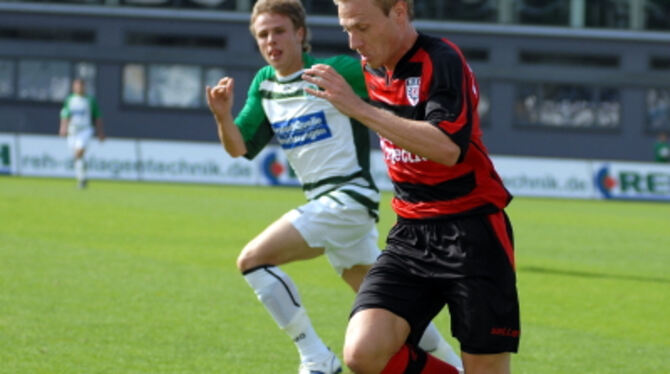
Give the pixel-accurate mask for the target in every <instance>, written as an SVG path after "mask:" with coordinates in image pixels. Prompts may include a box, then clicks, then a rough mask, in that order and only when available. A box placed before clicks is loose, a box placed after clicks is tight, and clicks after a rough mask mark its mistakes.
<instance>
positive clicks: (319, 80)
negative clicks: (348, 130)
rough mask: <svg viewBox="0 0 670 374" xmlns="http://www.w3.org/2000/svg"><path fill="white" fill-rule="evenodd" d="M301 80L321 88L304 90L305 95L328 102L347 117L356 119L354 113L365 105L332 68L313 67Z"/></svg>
mask: <svg viewBox="0 0 670 374" xmlns="http://www.w3.org/2000/svg"><path fill="white" fill-rule="evenodd" d="M302 79H304V80H305V81H307V82H309V83H313V84H315V85H317V86H319V88H321V90H313V89H310V88H306V89H305V91H307V93H309V94H310V95H313V96H316V97H320V98H322V99H326V100H328V101H330V103H331V104H333V106H335V108H337V110H339V111H340V112H342V113H344V114H345V115H347V116H349V117H356V115H355V114H356V111H357V110H360V109H361V104H365V102H364V101H363V100H362V99H361V98H360V97H359V96H358V95H356V93H354V90H353V89H352V88H351V86H350V85H349V83H348V82H347V81H346V80H345V79H344V78H343V77H342V76H341V75H340V74H339V73H338V72H337V71H336V70H335V69H334V68H333V67H332V66H329V65H324V64H316V65H313V66H312V67H311V68H309V69H306V70H305V72H304V73H303V75H302Z"/></svg>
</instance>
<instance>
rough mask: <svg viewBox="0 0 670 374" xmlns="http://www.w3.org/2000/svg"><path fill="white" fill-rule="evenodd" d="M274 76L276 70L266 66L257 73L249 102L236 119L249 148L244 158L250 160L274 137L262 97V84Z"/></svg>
mask: <svg viewBox="0 0 670 374" xmlns="http://www.w3.org/2000/svg"><path fill="white" fill-rule="evenodd" d="M273 74H274V70H273V69H272V68H271V67H270V66H266V67H264V68H262V69H261V70H259V71H258V73H256V76H255V77H254V80H253V81H252V82H251V86H249V92H248V93H247V101H246V102H245V103H244V107H243V108H242V110H241V111H240V113H239V114H238V115H237V117H235V125H237V127H238V128H239V129H240V132H241V133H242V138H243V139H244V143H245V145H246V147H247V153H246V154H245V155H244V157H246V158H248V159H250V160H251V159H252V158H254V157H256V155H257V154H258V153H259V152H260V151H261V150H262V149H263V148H264V147H265V146H266V145H267V144H268V142H269V141H270V139H272V137H273V136H274V132H273V131H272V128H271V127H270V122H269V121H268V119H267V117H266V116H265V111H264V110H263V105H262V102H261V95H260V85H261V82H263V81H264V80H265V79H266V78H268V77H270V76H272V75H273Z"/></svg>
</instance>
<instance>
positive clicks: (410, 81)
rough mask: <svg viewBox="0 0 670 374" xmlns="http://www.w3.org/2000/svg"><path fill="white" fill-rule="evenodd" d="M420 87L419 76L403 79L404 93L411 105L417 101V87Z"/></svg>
mask: <svg viewBox="0 0 670 374" xmlns="http://www.w3.org/2000/svg"><path fill="white" fill-rule="evenodd" d="M420 87H421V77H411V78H407V79H406V80H405V94H406V95H407V100H408V101H409V103H410V104H412V106H415V105H416V104H418V103H419V88H420Z"/></svg>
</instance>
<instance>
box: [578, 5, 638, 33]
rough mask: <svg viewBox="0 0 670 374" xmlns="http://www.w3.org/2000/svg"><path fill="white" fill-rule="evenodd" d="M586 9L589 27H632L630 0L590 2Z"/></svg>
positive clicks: (586, 20) (586, 21) (586, 19)
mask: <svg viewBox="0 0 670 374" xmlns="http://www.w3.org/2000/svg"><path fill="white" fill-rule="evenodd" d="M585 8H586V9H585V13H586V17H585V23H586V26H587V27H606V28H614V29H626V28H629V27H630V15H631V14H630V12H631V7H630V0H589V1H586V4H585Z"/></svg>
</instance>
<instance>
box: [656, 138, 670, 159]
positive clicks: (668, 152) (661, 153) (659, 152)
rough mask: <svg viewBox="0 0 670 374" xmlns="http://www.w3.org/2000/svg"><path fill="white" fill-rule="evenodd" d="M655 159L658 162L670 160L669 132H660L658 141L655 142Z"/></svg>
mask: <svg viewBox="0 0 670 374" xmlns="http://www.w3.org/2000/svg"><path fill="white" fill-rule="evenodd" d="M654 159H655V160H656V162H670V143H668V134H666V133H665V132H660V133H658V138H656V143H654Z"/></svg>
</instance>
